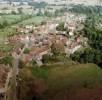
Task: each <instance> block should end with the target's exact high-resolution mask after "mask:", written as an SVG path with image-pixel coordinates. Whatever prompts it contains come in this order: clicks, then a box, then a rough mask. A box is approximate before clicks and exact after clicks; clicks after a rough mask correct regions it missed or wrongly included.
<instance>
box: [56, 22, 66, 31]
mask: <svg viewBox="0 0 102 100" xmlns="http://www.w3.org/2000/svg"><path fill="white" fill-rule="evenodd" d="M56 30H57V31H67V29H66V28H65V27H64V22H61V23H59V25H58V26H57V27H56Z"/></svg>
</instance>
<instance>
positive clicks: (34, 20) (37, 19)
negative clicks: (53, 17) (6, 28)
mask: <svg viewBox="0 0 102 100" xmlns="http://www.w3.org/2000/svg"><path fill="white" fill-rule="evenodd" d="M46 19H47V17H43V16H35V17H32V18H30V19H28V20H24V21H22V22H21V23H19V24H23V25H26V24H32V23H34V24H39V23H41V22H42V21H44V20H46Z"/></svg>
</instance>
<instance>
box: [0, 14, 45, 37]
mask: <svg viewBox="0 0 102 100" xmlns="http://www.w3.org/2000/svg"><path fill="white" fill-rule="evenodd" d="M24 17H25V18H24ZM4 20H6V22H7V23H8V24H9V26H5V27H4V28H2V29H0V37H7V36H8V35H10V34H13V33H15V28H12V26H18V25H26V24H33V23H34V24H39V23H40V22H41V21H43V20H46V17H43V16H32V17H28V18H26V16H24V15H23V16H22V15H3V16H2V17H1V18H0V22H1V23H2V22H3V21H4Z"/></svg>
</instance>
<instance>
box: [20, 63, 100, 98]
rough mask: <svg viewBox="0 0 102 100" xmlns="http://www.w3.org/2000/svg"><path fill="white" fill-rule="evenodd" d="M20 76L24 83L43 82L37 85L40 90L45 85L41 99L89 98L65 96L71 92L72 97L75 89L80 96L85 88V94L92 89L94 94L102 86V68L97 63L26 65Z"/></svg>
mask: <svg viewBox="0 0 102 100" xmlns="http://www.w3.org/2000/svg"><path fill="white" fill-rule="evenodd" d="M22 73H23V74H22ZM20 77H21V79H22V80H23V82H24V83H28V84H29V82H35V83H37V82H39V81H41V83H38V86H36V89H37V88H38V89H37V90H39V87H40V90H42V89H43V88H44V87H45V88H44V89H45V90H44V94H42V97H41V98H42V99H41V100H57V99H56V98H59V99H58V100H87V99H68V98H67V99H64V96H69V95H68V94H69V93H70V95H71V98H72V97H73V95H74V93H75V91H76V93H77V92H78V95H79V96H80V95H81V94H80V93H81V92H80V91H81V90H80V89H82V90H83V94H84V93H87V92H88V93H89V90H90V91H91V93H90V95H94V94H92V93H93V92H92V91H94V88H95V89H96V90H97V87H98V86H102V85H101V84H102V69H100V68H99V67H98V66H96V65H95V64H76V65H67V63H66V64H64V65H62V64H61V65H60V64H58V65H56V66H55V65H50V66H42V67H40V68H38V67H33V68H32V67H25V68H23V69H22V70H21V71H20ZM33 78H34V80H33ZM31 79H32V80H31ZM28 80H29V81H28ZM42 82H43V83H42ZM42 84H43V85H42ZM44 84H45V85H44ZM71 90H73V92H71ZM84 91H85V92H84ZM97 92H98V90H97ZM86 95H87V94H86ZM60 97H62V98H60ZM83 98H84V95H83ZM29 100H30V99H29ZM37 100H40V99H37ZM88 100H91V99H88ZM92 100H95V99H92ZM98 100H102V99H98Z"/></svg>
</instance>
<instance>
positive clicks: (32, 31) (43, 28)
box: [9, 13, 85, 65]
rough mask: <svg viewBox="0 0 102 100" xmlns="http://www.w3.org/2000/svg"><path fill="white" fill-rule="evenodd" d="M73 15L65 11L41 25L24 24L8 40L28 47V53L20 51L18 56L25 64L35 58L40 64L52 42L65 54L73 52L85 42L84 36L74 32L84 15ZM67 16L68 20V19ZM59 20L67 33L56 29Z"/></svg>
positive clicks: (49, 52)
mask: <svg viewBox="0 0 102 100" xmlns="http://www.w3.org/2000/svg"><path fill="white" fill-rule="evenodd" d="M74 16H75V15H73V14H69V13H67V14H65V15H64V16H62V17H57V18H55V19H52V20H51V21H47V22H46V23H45V24H43V25H39V26H33V25H26V26H25V27H22V28H21V27H20V28H18V29H17V31H18V32H20V33H22V34H19V35H14V36H12V37H9V42H10V43H14V44H16V43H21V44H24V45H25V46H24V48H25V49H26V48H27V49H29V53H22V55H21V57H20V59H21V60H22V61H23V62H25V63H26V64H27V63H28V62H30V61H31V60H35V61H36V62H37V63H38V64H39V65H41V64H42V62H41V61H42V57H43V55H45V54H51V46H52V44H55V45H56V47H58V48H59V50H62V51H63V53H65V54H66V55H70V54H73V53H74V52H75V51H76V50H78V49H79V48H81V47H82V44H83V43H84V42H85V41H83V40H84V37H82V36H81V35H75V34H74V33H75V32H76V30H77V28H78V27H77V26H79V25H80V24H81V21H83V20H84V19H85V17H82V18H81V17H78V18H77V17H75V18H74ZM69 17H70V20H69V19H68V18H69ZM71 19H72V21H71ZM75 19H76V20H75ZM60 21H62V22H65V27H66V28H68V30H69V33H66V32H63V31H57V30H56V27H57V26H58V24H59V22H60ZM18 48H19V49H17V52H18V51H19V52H21V51H22V49H20V47H18ZM24 48H23V49H24ZM62 48H63V49H62ZM62 51H61V52H62Z"/></svg>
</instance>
